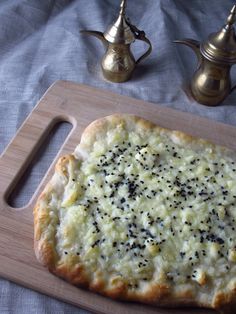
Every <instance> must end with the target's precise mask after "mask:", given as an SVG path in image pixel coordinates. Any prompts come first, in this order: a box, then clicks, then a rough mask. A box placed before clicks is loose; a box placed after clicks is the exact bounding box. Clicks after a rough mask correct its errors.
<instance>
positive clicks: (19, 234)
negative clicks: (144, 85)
mask: <svg viewBox="0 0 236 314" xmlns="http://www.w3.org/2000/svg"><path fill="white" fill-rule="evenodd" d="M117 112H120V113H130V114H136V115H138V116H140V117H143V118H145V119H148V120H150V121H153V122H154V123H156V124H158V125H160V126H163V127H167V128H170V129H178V130H182V131H184V132H186V133H189V134H191V135H194V136H198V137H203V138H206V139H208V140H211V141H213V142H214V143H216V144H221V145H225V146H228V147H229V148H233V149H236V128H234V127H232V126H228V125H224V124H221V123H216V122H213V121H210V120H207V119H204V118H200V117H197V116H193V115H190V114H187V113H183V112H179V111H175V110H172V109H169V108H164V107H161V106H159V105H157V104H150V103H147V102H144V101H141V100H136V99H132V98H129V97H125V96H120V95H116V94H113V93H111V92H108V91H102V90H97V89H94V88H92V87H88V86H85V85H78V84H75V83H71V82H65V81H58V82H56V83H55V84H54V85H53V86H52V87H51V88H50V89H49V90H48V91H47V93H46V94H45V95H44V96H43V98H42V99H41V100H40V101H39V103H38V104H37V106H36V107H35V109H34V110H33V111H32V113H31V114H30V115H29V117H28V118H27V120H26V121H25V122H24V124H23V125H22V127H21V128H20V130H19V131H18V133H17V134H16V136H15V138H14V139H13V140H12V141H11V143H10V144H9V146H8V147H7V148H6V150H5V152H4V153H3V154H2V156H1V158H0V276H1V277H4V278H6V279H9V280H12V281H14V282H16V283H19V284H21V285H24V286H26V287H28V288H31V289H34V290H37V291H39V292H42V293H44V294H47V295H50V296H52V297H56V298H58V299H60V300H63V301H65V302H69V303H72V304H74V305H78V306H79V307H82V308H85V309H88V310H91V311H93V312H96V313H106V314H110V313H113V314H144V313H145V314H151V313H153V314H154V313H155V314H160V313H162V314H165V313H173V314H177V313H178V314H180V313H184V312H185V313H189V312H190V311H189V309H188V310H186V311H184V310H182V309H178V310H170V309H169V310H168V309H158V308H153V307H149V306H145V305H139V304H131V303H121V302H116V301H113V300H110V299H106V298H104V297H102V296H99V295H97V294H93V293H91V292H88V291H84V290H81V289H78V288H76V287H73V286H71V285H69V284H67V283H66V282H64V281H63V280H61V279H58V278H56V277H55V276H53V275H52V274H50V273H49V272H48V271H47V270H46V269H45V268H43V267H42V266H41V265H40V264H39V263H38V262H37V260H36V258H35V255H34V250H33V215H32V209H33V206H34V203H35V200H36V198H37V197H38V195H39V193H40V191H41V190H42V188H43V187H44V186H45V183H46V182H47V180H48V178H49V176H50V174H51V172H52V171H53V165H54V163H55V162H54V163H53V164H52V165H51V167H50V169H49V171H48V172H47V174H46V175H45V177H44V180H43V181H42V183H41V184H40V186H39V188H38V189H37V191H36V192H35V194H34V195H33V197H32V199H31V200H30V202H29V203H28V205H27V206H25V207H23V208H20V209H14V208H12V207H10V206H9V205H8V203H7V199H8V196H9V195H10V193H11V191H12V190H13V189H14V187H15V185H16V184H17V182H18V181H19V179H20V178H21V176H22V175H23V173H24V171H25V169H26V168H27V166H28V165H29V163H30V161H31V160H32V158H33V156H34V155H35V154H36V153H37V151H38V149H39V147H40V146H41V144H42V143H43V142H44V140H45V138H46V137H47V135H48V133H49V132H50V130H51V128H52V126H54V125H55V124H56V123H58V121H69V122H71V123H72V125H73V129H72V131H71V133H70V134H69V136H68V138H67V139H66V141H65V143H64V145H63V147H62V148H61V150H60V151H59V153H58V156H59V155H62V154H65V153H68V152H72V151H73V150H74V148H75V147H76V145H77V144H78V143H79V140H80V135H81V133H82V131H83V130H84V128H85V127H86V126H87V125H88V124H89V123H90V122H92V121H93V120H95V119H97V118H100V117H103V116H106V115H109V114H113V113H117ZM62 144H63V143H62ZM58 156H57V158H58ZM57 158H56V159H57ZM191 313H199V314H200V313H202V314H203V313H205V314H207V313H212V311H210V310H204V309H203V310H200V309H191Z"/></svg>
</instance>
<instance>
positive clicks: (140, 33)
mask: <svg viewBox="0 0 236 314" xmlns="http://www.w3.org/2000/svg"><path fill="white" fill-rule="evenodd" d="M127 23H128V24H129V26H130V28H131V30H132V31H133V33H134V36H135V38H136V39H138V40H141V41H144V42H145V43H147V44H148V45H149V48H148V50H147V51H146V52H145V53H144V54H143V55H142V56H141V57H140V58H138V60H137V61H136V62H135V63H136V64H138V63H140V62H141V61H142V60H143V59H145V58H147V57H148V56H149V55H150V53H151V52H152V44H151V42H150V40H149V39H148V38H147V37H146V34H145V32H144V31H140V30H139V29H138V28H137V27H136V26H134V25H132V24H130V23H129V21H127Z"/></svg>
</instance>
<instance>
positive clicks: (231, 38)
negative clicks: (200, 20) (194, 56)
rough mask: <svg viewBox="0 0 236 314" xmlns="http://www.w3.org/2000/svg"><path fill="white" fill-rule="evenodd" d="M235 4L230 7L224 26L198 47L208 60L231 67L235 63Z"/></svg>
mask: <svg viewBox="0 0 236 314" xmlns="http://www.w3.org/2000/svg"><path fill="white" fill-rule="evenodd" d="M235 21H236V4H235V5H234V6H233V7H232V9H231V11H230V14H229V16H228V18H227V22H226V24H225V25H224V26H223V27H222V29H221V30H220V31H219V32H217V33H212V34H210V36H209V37H208V39H207V40H206V41H205V42H203V43H202V44H201V46H200V49H201V52H202V54H203V56H205V57H206V58H207V59H208V60H210V61H213V62H218V63H225V64H228V65H232V64H235V63H236V35H235V30H234V23H235Z"/></svg>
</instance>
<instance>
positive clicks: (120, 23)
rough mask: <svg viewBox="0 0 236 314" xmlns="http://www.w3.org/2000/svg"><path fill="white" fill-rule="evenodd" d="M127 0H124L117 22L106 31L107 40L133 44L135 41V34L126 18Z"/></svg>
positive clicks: (114, 42)
mask: <svg viewBox="0 0 236 314" xmlns="http://www.w3.org/2000/svg"><path fill="white" fill-rule="evenodd" d="M126 4H127V0H122V1H121V4H120V13H119V16H118V18H117V20H116V21H115V23H114V24H113V25H112V26H110V27H109V28H108V29H107V31H106V32H105V33H104V37H105V38H106V40H107V41H109V42H110V43H113V44H131V43H132V42H134V41H135V34H134V32H133V31H132V29H131V27H130V24H129V22H128V21H127V18H126Z"/></svg>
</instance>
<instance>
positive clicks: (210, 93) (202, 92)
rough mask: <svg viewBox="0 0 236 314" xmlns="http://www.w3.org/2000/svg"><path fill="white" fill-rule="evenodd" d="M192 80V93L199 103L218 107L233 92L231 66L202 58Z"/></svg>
mask: <svg viewBox="0 0 236 314" xmlns="http://www.w3.org/2000/svg"><path fill="white" fill-rule="evenodd" d="M199 61H200V62H199V66H198V69H197V70H196V72H195V73H194V75H193V78H192V80H191V92H192V94H193V97H194V98H195V99H196V101H197V102H199V103H201V104H203V105H207V106H217V105H218V104H220V103H221V102H222V101H223V100H224V99H225V98H226V97H227V96H228V95H229V94H230V92H231V79H230V66H229V65H225V64H223V65H222V64H219V63H214V62H212V61H209V60H207V59H206V58H205V57H203V56H202V57H201V60H199Z"/></svg>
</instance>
